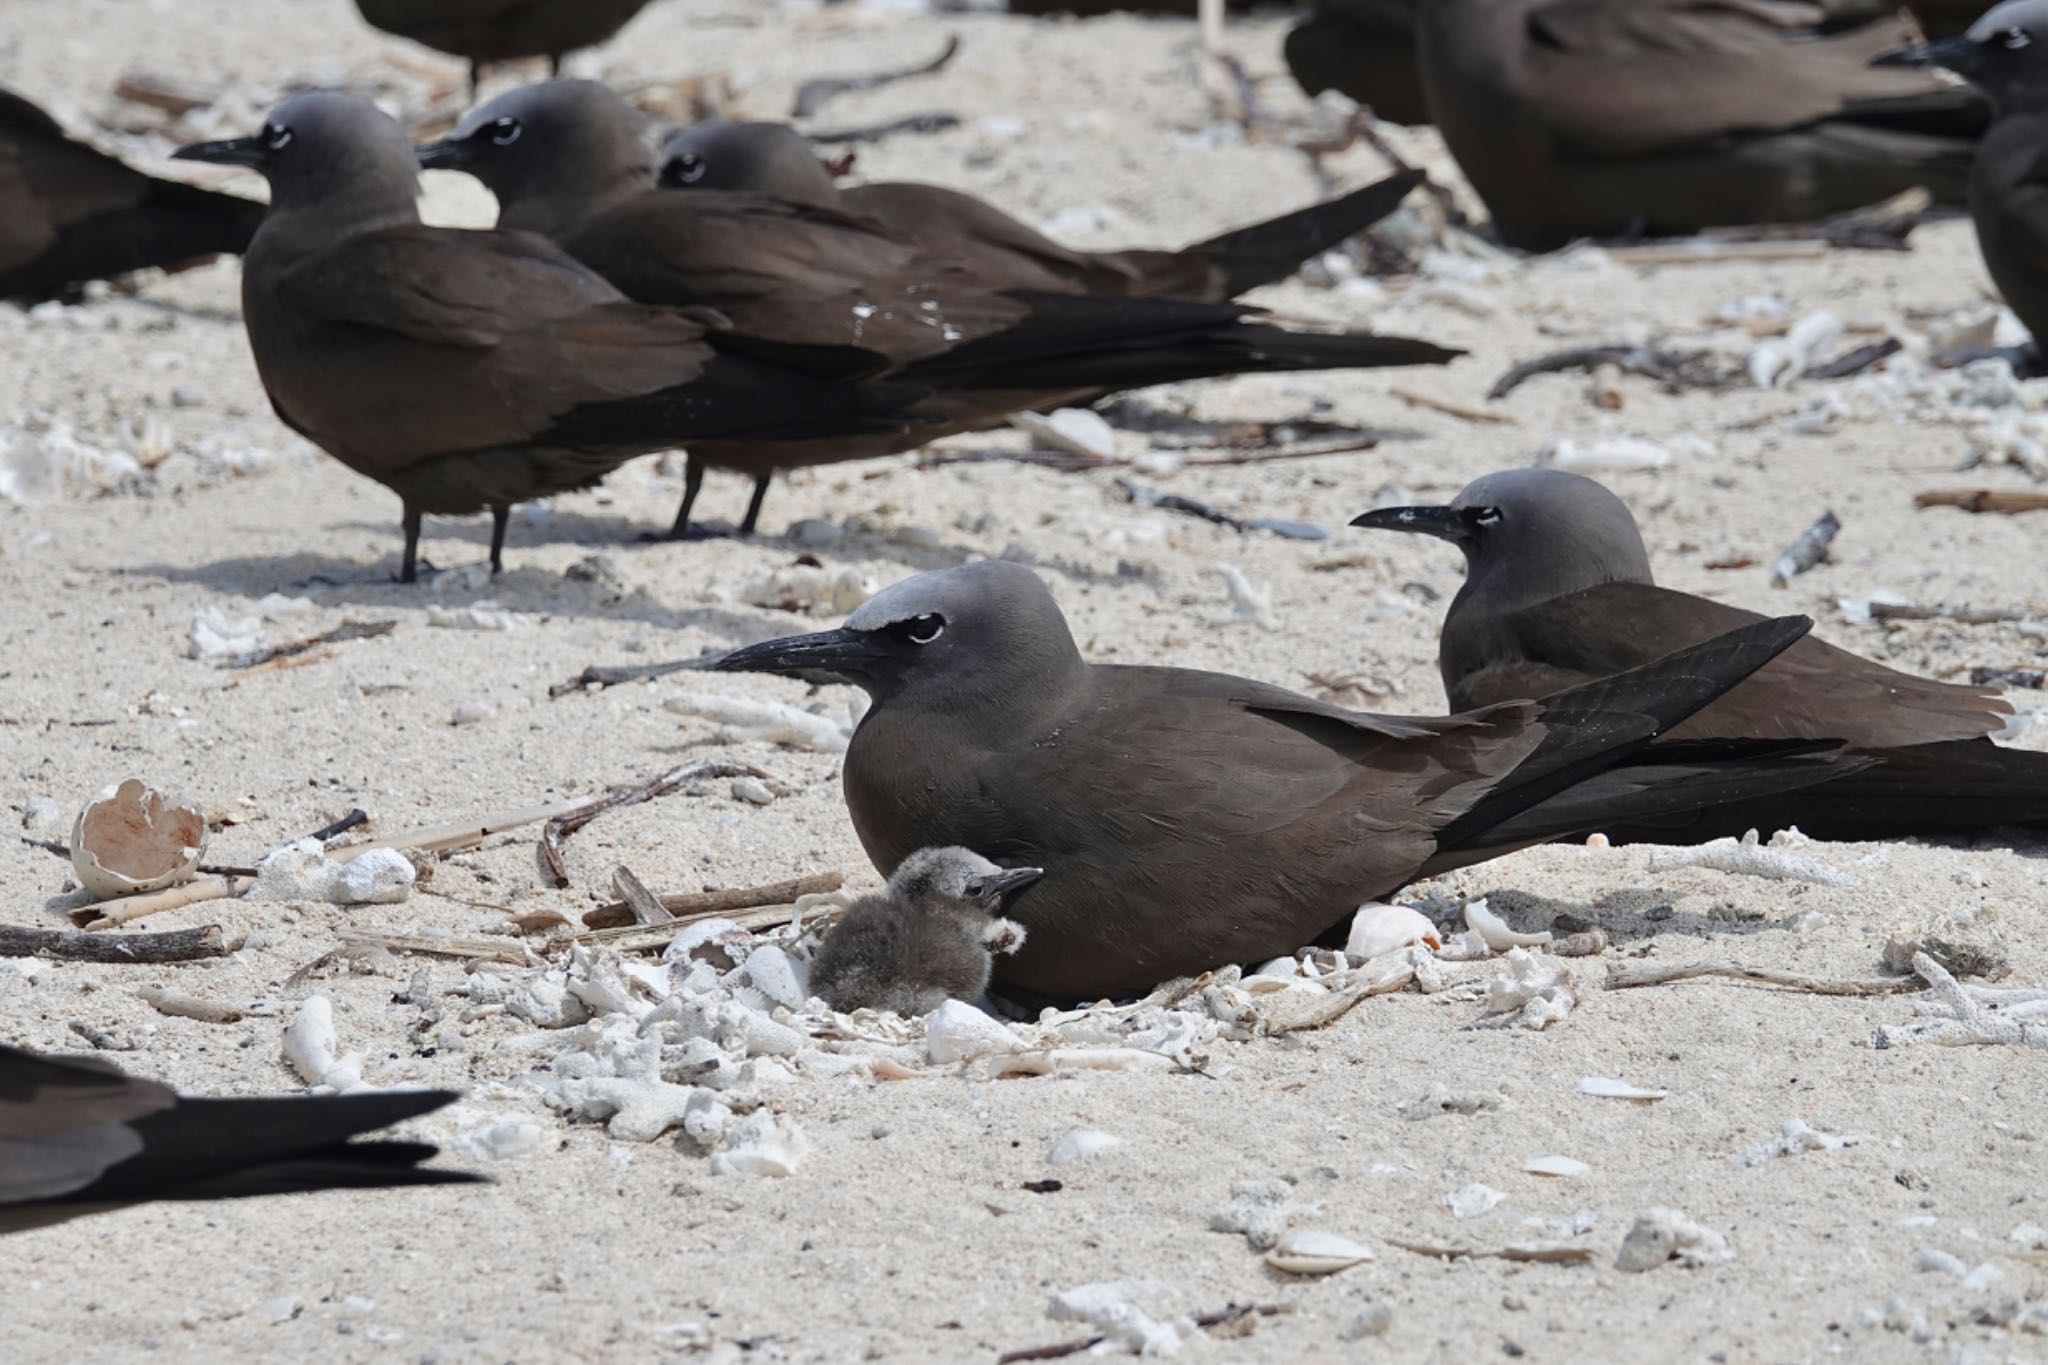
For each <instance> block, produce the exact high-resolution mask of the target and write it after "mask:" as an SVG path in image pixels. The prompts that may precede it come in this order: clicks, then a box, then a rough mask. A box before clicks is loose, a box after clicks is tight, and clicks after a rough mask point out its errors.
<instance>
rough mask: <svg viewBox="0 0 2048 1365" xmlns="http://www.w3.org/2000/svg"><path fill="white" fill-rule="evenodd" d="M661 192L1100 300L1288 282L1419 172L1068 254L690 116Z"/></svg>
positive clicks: (934, 189) (1005, 220) (785, 135)
mask: <svg viewBox="0 0 2048 1365" xmlns="http://www.w3.org/2000/svg"><path fill="white" fill-rule="evenodd" d="M659 160H660V168H659V171H658V178H659V180H660V183H661V186H662V188H664V189H679V190H728V191H731V190H737V191H741V192H744V193H748V194H761V195H766V196H768V197H769V198H772V199H786V200H791V201H794V202H796V203H800V204H815V205H817V206H819V207H821V208H828V209H838V210H840V211H842V212H846V213H853V214H861V215H864V216H866V217H869V218H873V219H874V220H876V221H877V222H879V223H883V224H885V225H887V226H888V227H889V228H890V229H891V230H892V231H894V232H897V233H900V234H902V235H903V236H905V237H907V238H909V239H910V240H911V241H913V242H915V243H916V244H917V245H918V246H919V247H920V248H922V249H923V250H925V251H927V252H930V253H932V254H933V255H935V256H938V257H940V258H943V259H946V260H950V261H954V262H957V263H958V264H959V265H961V266H962V267H964V268H965V269H967V270H968V271H970V272H971V273H972V275H973V277H974V278H975V279H977V280H979V281H982V282H984V283H991V284H1004V285H1005V287H1010V284H1011V283H1013V284H1014V286H1015V287H1018V288H1023V287H1027V286H1028V287H1030V288H1043V289H1051V290H1056V291H1059V292H1074V293H1087V294H1098V295H1103V296H1107V297H1124V298H1152V297H1157V296H1160V295H1168V296H1171V297H1174V298H1184V299H1205V300H1208V301H1209V302H1212V303H1220V302H1222V301H1223V300H1225V299H1234V298H1236V297H1237V296H1238V295H1240V294H1243V293H1246V292H1248V291H1250V290H1253V289H1257V288H1258V287H1259V286H1261V285H1267V284H1272V283H1275V282H1276V281H1279V280H1284V279H1286V278H1287V277H1288V276H1289V275H1292V274H1293V273H1294V272H1295V271H1297V270H1299V269H1300V268H1301V264H1302V262H1303V261H1305V260H1307V259H1309V258H1310V257H1311V256H1317V255H1320V254H1322V253H1323V252H1325V251H1328V250H1329V249H1330V248H1332V247H1334V246H1336V245H1338V244H1339V243H1341V242H1343V241H1344V240H1345V239H1346V238H1348V237H1351V236H1353V235H1354V234H1356V233H1359V232H1363V231H1364V230H1365V229H1366V228H1369V227H1371V226H1372V225H1373V224H1374V223H1377V222H1378V221H1380V219H1382V218H1384V217H1386V216H1387V215H1388V214H1389V213H1391V212H1393V211H1394V209H1395V208H1396V207H1397V206H1399V204H1400V203H1401V201H1402V200H1403V199H1405V198H1407V197H1408V194H1409V192H1410V191H1411V190H1413V189H1414V188H1415V187H1416V186H1417V185H1419V184H1421V183H1422V180H1423V175H1422V173H1421V172H1420V171H1403V172H1401V173H1399V174H1397V175H1391V176H1388V177H1387V178H1386V179H1384V180H1380V181H1377V182H1375V183H1374V184H1371V185H1367V186H1365V187H1364V188H1363V189H1357V190H1353V191H1352V192H1351V193H1349V194H1345V195H1339V196H1338V197H1337V198H1335V199H1330V200H1325V201H1324V202H1322V203H1320V204H1311V205H1309V206H1308V207H1307V208H1304V209H1297V210H1295V211H1294V212H1292V213H1285V214H1281V215H1280V216H1279V217H1277V218H1269V219H1267V220H1265V221H1264V222H1259V223H1254V224H1252V225H1251V226H1249V227H1243V228H1236V229H1233V230H1232V231H1229V232H1225V233H1222V234H1220V235H1218V236H1215V237H1211V238H1208V239H1207V240H1205V241H1200V242H1196V243H1194V244H1193V245H1192V246H1186V247H1182V248H1180V249H1179V250H1174V251H1153V250H1131V251H1077V250H1075V249H1073V248H1071V247H1065V246H1061V245H1060V244H1059V243H1058V242H1055V241H1053V240H1052V239H1051V238H1050V237H1047V236H1045V235H1044V234H1043V233H1041V232H1038V231H1036V230H1035V229H1033V228H1031V227H1028V226H1027V225H1025V224H1024V223H1021V222H1019V221H1018V220H1017V219H1015V218H1012V217H1011V216H1010V215H1009V214H1007V213H1004V212H1003V211H1002V210H1001V209H999V208H997V207H996V206H995V205H993V204H991V203H989V202H987V201H986V200H983V199H977V198H976V197H975V196H973V195H971V194H966V193H963V192H962V191H960V190H954V189H948V188H946V187H945V186H943V185H927V184H924V183H921V182H919V181H914V180H881V181H873V182H870V183H867V184H856V185H842V184H840V183H839V182H838V181H837V180H836V179H834V178H833V176H832V175H831V173H830V172H828V171H827V170H826V169H825V165H824V163H823V162H822V161H820V160H819V159H818V156H817V154H816V153H815V152H813V151H812V150H811V144H810V142H809V141H808V140H806V139H805V137H804V135H803V134H802V133H799V132H798V131H797V130H796V129H794V128H792V127H790V126H789V125H788V124H786V123H718V122H713V123H699V124H695V125H693V126H691V127H688V128H679V129H677V130H676V131H675V132H673V133H671V134H670V135H669V136H668V137H667V138H666V139H664V140H663V142H662V144H661V152H660V158H659Z"/></svg>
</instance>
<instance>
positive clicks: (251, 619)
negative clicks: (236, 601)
mask: <svg viewBox="0 0 2048 1365" xmlns="http://www.w3.org/2000/svg"><path fill="white" fill-rule="evenodd" d="M265 643H266V641H265V639H264V635H263V618H262V617H260V616H232V615H229V614H228V612H227V611H226V610H224V609H223V608H221V607H217V606H209V607H201V608H200V609H199V611H198V613H197V614H196V615H194V616H193V618H192V624H191V625H190V626H189V627H187V628H186V631H185V657H186V658H188V659H200V660H205V661H211V660H214V659H234V658H239V657H240V656H242V655H244V654H253V653H255V652H256V651H257V650H259V649H261V648H263V646H264V644H265Z"/></svg>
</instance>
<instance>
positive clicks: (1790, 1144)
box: [1734, 1119, 1866, 1170]
mask: <svg viewBox="0 0 2048 1365" xmlns="http://www.w3.org/2000/svg"><path fill="white" fill-rule="evenodd" d="M1865 1140H1866V1139H1865V1138H1864V1136H1863V1135H1861V1134H1857V1133H1851V1134H1846V1135H1837V1134H1834V1133H1823V1132H1822V1131H1821V1130H1820V1129H1818V1128H1815V1127H1814V1126H1813V1125H1812V1124H1810V1123H1808V1122H1806V1121H1805V1120H1804V1119H1786V1120H1785V1121H1784V1122H1783V1123H1781V1124H1779V1125H1778V1135H1777V1136H1776V1137H1771V1138H1765V1139H1764V1140H1763V1141H1761V1142H1757V1143H1753V1144H1751V1145H1750V1146H1749V1147H1747V1148H1745V1149H1744V1151H1743V1153H1742V1155H1741V1156H1738V1157H1736V1158H1735V1163H1734V1164H1735V1168H1736V1169H1738V1170H1740V1169H1741V1168H1742V1167H1745V1166H1756V1165H1760V1164H1762V1163H1763V1162H1766V1161H1770V1160H1773V1159H1774V1158H1777V1157H1781V1156H1796V1155H1798V1154H1799V1153H1801V1152H1838V1151H1840V1150H1841V1149H1842V1148H1844V1147H1855V1146H1858V1145H1859V1144H1861V1143H1862V1142H1864V1141H1865Z"/></svg>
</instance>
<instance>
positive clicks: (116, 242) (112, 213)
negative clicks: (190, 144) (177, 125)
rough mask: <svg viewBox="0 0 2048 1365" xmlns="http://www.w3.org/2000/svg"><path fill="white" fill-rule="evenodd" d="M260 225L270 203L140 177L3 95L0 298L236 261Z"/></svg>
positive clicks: (42, 295) (40, 295) (36, 296)
mask: <svg viewBox="0 0 2048 1365" xmlns="http://www.w3.org/2000/svg"><path fill="white" fill-rule="evenodd" d="M262 221H263V205H261V204H258V203H255V202H253V201H251V200H248V199H239V198H237V197H235V196H234V195H231V194H217V193H215V192H214V191H212V190H202V189H200V188H198V187H197V186H194V185H181V184H179V183H178V182H177V181H175V180H165V179H162V178H161V177H158V176H154V175H148V174H145V173H144V172H142V171H138V170H135V169H133V168H132V167H129V166H127V165H124V164H123V163H122V162H121V161H119V160H117V159H116V158H114V157H111V156H108V155H107V154H106V153H104V152H101V151H96V150H94V149H93V148H91V147H88V146H87V145H86V144H84V143H83V142H79V141H76V140H75V139H73V138H69V137H66V136H65V135H64V130H63V129H62V128H60V127H58V126H57V121H56V120H55V119H53V118H51V117H50V116H49V115H48V114H46V113H44V112H43V111H42V110H41V109H39V108H37V107H36V106H35V105H33V104H31V103H29V102H28V101H27V100H25V99H23V98H21V96H19V95H16V94H12V93H10V92H8V91H6V90H0V298H8V299H26V300H40V299H47V298H53V297H59V296H63V295H67V294H70V293H72V292H74V291H76V289H77V288H78V286H79V285H82V284H84V283H85V282H86V281H88V280H104V279H110V278H112V277H113V276H116V275H122V274H126V273H127V272H128V271H131V270H140V269H142V268H144V267H145V266H165V267H175V266H178V265H181V264H184V263H186V262H191V261H198V260H203V259H207V258H210V257H212V256H216V255H220V254H223V253H229V254H239V253H240V252H242V251H243V250H244V249H246V248H247V247H248V245H249V239H250V237H252V236H254V235H255V232H256V225H257V224H258V223H260V222H262Z"/></svg>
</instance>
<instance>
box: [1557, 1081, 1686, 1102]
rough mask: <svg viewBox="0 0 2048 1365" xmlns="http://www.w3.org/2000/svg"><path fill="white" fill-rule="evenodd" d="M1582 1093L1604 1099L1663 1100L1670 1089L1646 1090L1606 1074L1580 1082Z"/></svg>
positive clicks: (1579, 1088) (1579, 1087)
mask: <svg viewBox="0 0 2048 1365" xmlns="http://www.w3.org/2000/svg"><path fill="white" fill-rule="evenodd" d="M1578 1090H1579V1093H1580V1094H1581V1095H1592V1096H1595V1097H1596V1098H1599V1099H1603V1100H1661V1099H1663V1098H1664V1097H1665V1096H1667V1095H1669V1094H1670V1093H1671V1092H1670V1091H1669V1090H1645V1089H1643V1088H1642V1087H1641V1086H1639V1085H1630V1084H1629V1083H1628V1082H1627V1081H1617V1080H1612V1079H1610V1078H1608V1077H1606V1076H1588V1077H1586V1078H1585V1079H1584V1080H1582V1081H1580V1082H1579V1086H1578Z"/></svg>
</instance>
